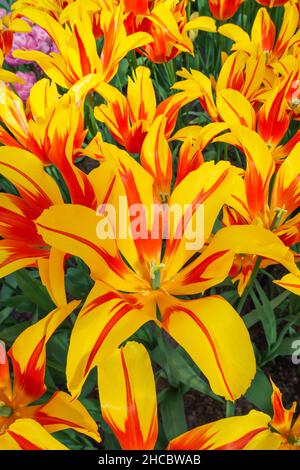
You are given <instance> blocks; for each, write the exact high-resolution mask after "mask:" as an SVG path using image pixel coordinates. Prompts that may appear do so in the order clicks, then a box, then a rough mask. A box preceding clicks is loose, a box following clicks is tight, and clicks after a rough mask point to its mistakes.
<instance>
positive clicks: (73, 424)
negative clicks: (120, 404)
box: [0, 301, 100, 450]
mask: <svg viewBox="0 0 300 470" xmlns="http://www.w3.org/2000/svg"><path fill="white" fill-rule="evenodd" d="M78 303H79V302H77V301H73V302H71V303H70V304H68V305H66V306H65V307H64V308H58V309H56V310H53V311H52V312H51V313H49V314H48V315H47V316H46V317H44V318H43V319H42V320H40V321H38V322H37V323H35V324H34V325H32V326H30V327H28V328H27V329H26V330H25V331H24V332H23V333H21V334H20V336H19V337H18V338H17V339H16V340H15V342H14V343H13V345H12V347H11V349H10V350H9V353H8V355H9V357H10V359H11V362H12V365H13V373H14V386H13V389H12V386H11V379H10V371H9V363H8V357H7V355H6V352H5V347H4V344H3V343H2V342H0V449H1V450H66V447H65V446H64V445H62V444H61V443H60V442H59V441H57V440H56V439H55V438H54V437H52V436H51V434H52V433H54V432H56V431H60V430H63V429H70V428H71V429H75V430H76V431H78V432H80V433H83V434H85V435H87V436H90V437H92V438H93V439H95V440H96V441H98V442H99V441H100V436H99V433H98V429H97V428H98V427H97V424H96V423H95V421H94V420H93V419H92V417H91V416H90V415H89V413H88V412H87V411H86V409H85V408H84V407H83V405H82V404H81V403H80V402H79V401H74V400H72V399H71V397H70V395H68V394H67V393H65V392H61V391H59V392H56V393H54V395H52V397H50V399H49V400H48V401H47V402H44V403H41V404H38V405H32V404H31V403H33V402H35V401H36V400H38V399H39V398H41V397H42V396H43V395H44V393H45V391H46V386H45V383H44V376H45V368H46V344H47V342H48V341H49V339H50V338H51V336H52V335H53V333H54V332H55V330H56V329H57V328H58V326H59V325H60V324H61V323H62V322H63V321H64V320H65V319H66V317H67V316H68V315H70V313H71V312H72V311H73V310H74V309H75V308H76V307H77V306H78Z"/></svg>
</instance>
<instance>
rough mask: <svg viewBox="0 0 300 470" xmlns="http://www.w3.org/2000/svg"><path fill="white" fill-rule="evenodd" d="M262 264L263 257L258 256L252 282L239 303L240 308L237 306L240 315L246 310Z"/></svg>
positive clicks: (250, 281)
mask: <svg viewBox="0 0 300 470" xmlns="http://www.w3.org/2000/svg"><path fill="white" fill-rule="evenodd" d="M261 262H262V257H261V256H258V258H257V260H256V263H255V265H254V268H253V271H252V275H251V278H250V280H249V282H248V285H247V287H246V289H245V290H244V293H243V295H242V297H241V300H240V302H239V304H238V306H237V311H238V312H239V313H241V311H242V310H243V308H244V305H245V303H246V300H247V298H248V295H249V293H250V291H251V289H252V286H253V283H254V281H255V279H256V276H257V274H258V271H259V268H260V265H261Z"/></svg>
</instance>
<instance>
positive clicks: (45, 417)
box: [27, 392, 101, 442]
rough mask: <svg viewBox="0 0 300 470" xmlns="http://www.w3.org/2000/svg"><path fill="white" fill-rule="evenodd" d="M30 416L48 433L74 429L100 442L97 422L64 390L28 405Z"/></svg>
mask: <svg viewBox="0 0 300 470" xmlns="http://www.w3.org/2000/svg"><path fill="white" fill-rule="evenodd" d="M27 411H28V412H29V413H30V414H31V417H32V418H33V419H34V420H35V421H37V422H38V423H40V425H41V426H43V428H45V429H46V430H47V431H48V432H49V433H50V434H52V433H54V432H57V431H62V430H64V429H74V430H75V431H77V432H80V433H82V434H85V435H87V436H89V437H91V438H92V439H95V440H96V441H97V442H100V440H101V439H100V436H99V433H98V426H97V423H96V422H95V421H94V420H93V418H92V417H91V415H90V414H89V413H88V411H87V410H86V409H85V407H84V406H83V405H82V404H81V403H80V401H79V400H73V399H72V397H71V396H70V395H68V394H67V393H65V392H56V393H54V395H52V397H51V398H50V400H49V401H47V403H45V404H44V405H38V406H33V407H28V408H27Z"/></svg>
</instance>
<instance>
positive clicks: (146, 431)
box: [98, 342, 158, 450]
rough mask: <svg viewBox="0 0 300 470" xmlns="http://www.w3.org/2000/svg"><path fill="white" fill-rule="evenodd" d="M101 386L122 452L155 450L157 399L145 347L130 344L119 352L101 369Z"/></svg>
mask: <svg viewBox="0 0 300 470" xmlns="http://www.w3.org/2000/svg"><path fill="white" fill-rule="evenodd" d="M112 383H114V384H115V386H114V393H111V384H112ZM98 384H99V393H100V401H101V410H102V415H103V418H104V420H105V421H106V422H107V424H108V425H109V426H110V428H111V429H112V431H113V432H114V433H115V435H116V437H117V438H118V440H119V442H120V444H121V447H122V449H125V450H152V449H153V448H154V446H155V443H156V439H157V435H158V422H157V400H156V390H155V381H154V375H153V371H152V366H151V362H150V358H149V355H148V353H147V350H146V349H145V347H144V346H143V345H141V344H139V343H135V342H128V343H127V344H126V346H124V347H123V348H121V349H117V350H116V351H115V352H114V353H113V354H112V355H111V356H110V357H109V358H108V359H107V360H106V361H105V362H103V363H102V364H101V367H99V369H98Z"/></svg>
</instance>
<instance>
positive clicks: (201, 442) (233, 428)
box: [168, 411, 281, 450]
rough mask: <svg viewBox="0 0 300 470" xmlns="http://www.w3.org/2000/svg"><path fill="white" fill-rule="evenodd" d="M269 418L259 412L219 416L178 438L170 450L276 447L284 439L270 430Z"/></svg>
mask: <svg viewBox="0 0 300 470" xmlns="http://www.w3.org/2000/svg"><path fill="white" fill-rule="evenodd" d="M269 421H270V416H268V415H266V414H264V413H261V412H260V411H251V412H250V413H249V414H248V415H246V416H234V417H232V418H225V419H220V420H219V421H214V422H213V423H209V424H205V425H204V426H199V427H198V428H195V429H192V430H191V431H188V432H187V433H185V434H182V435H181V436H178V437H176V438H175V439H173V440H172V441H171V442H170V444H169V446H168V450H277V449H278V448H279V447H280V444H281V438H280V436H279V435H278V434H275V433H272V432H271V431H270V429H269V427H268V423H269Z"/></svg>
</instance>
